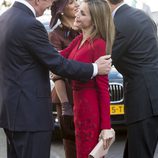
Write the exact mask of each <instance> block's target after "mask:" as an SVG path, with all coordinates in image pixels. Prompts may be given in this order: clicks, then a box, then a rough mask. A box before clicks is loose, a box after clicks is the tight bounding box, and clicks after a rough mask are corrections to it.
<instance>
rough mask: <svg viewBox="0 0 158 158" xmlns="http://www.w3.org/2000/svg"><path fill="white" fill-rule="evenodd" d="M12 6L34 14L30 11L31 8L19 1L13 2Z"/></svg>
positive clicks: (32, 14)
mask: <svg viewBox="0 0 158 158" xmlns="http://www.w3.org/2000/svg"><path fill="white" fill-rule="evenodd" d="M13 7H16V8H19V9H22V10H23V11H24V12H26V13H28V14H30V15H31V16H34V17H35V15H34V13H33V12H32V10H31V9H30V8H28V7H27V6H26V5H25V4H23V3H20V2H15V3H14V4H13Z"/></svg>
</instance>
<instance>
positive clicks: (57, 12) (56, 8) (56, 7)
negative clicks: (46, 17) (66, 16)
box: [50, 0, 69, 28]
mask: <svg viewBox="0 0 158 158" xmlns="http://www.w3.org/2000/svg"><path fill="white" fill-rule="evenodd" d="M68 1H69V0H55V1H54V2H53V3H52V6H51V16H52V18H51V21H50V28H52V27H53V26H54V25H55V24H56V23H57V21H58V19H59V18H60V16H61V13H62V12H63V9H64V8H65V6H66V5H67V3H68Z"/></svg>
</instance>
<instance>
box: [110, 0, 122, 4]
mask: <svg viewBox="0 0 158 158" xmlns="http://www.w3.org/2000/svg"><path fill="white" fill-rule="evenodd" d="M108 1H109V2H110V3H111V4H118V3H120V2H122V1H123V0H108Z"/></svg>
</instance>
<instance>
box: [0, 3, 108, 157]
mask: <svg viewBox="0 0 158 158" xmlns="http://www.w3.org/2000/svg"><path fill="white" fill-rule="evenodd" d="M51 4H52V0H26V1H22V0H21V1H20V2H15V3H14V4H13V6H12V7H11V8H10V9H9V10H8V11H6V12H5V13H3V15H1V16H0V24H1V25H0V127H2V128H4V131H5V134H6V136H7V152H8V158H49V155H50V154H49V153H50V144H51V131H52V126H53V122H52V114H51V98H50V83H49V70H51V71H52V72H53V73H55V74H58V75H60V76H64V77H67V78H71V79H76V80H83V81H84V80H88V79H90V78H91V77H92V76H95V75H96V74H100V75H101V74H107V73H108V72H109V71H110V67H111V59H109V60H106V59H107V58H109V56H105V57H102V58H100V59H99V60H98V61H96V63H95V64H93V65H92V64H83V63H77V62H75V61H68V60H66V59H65V58H63V57H61V56H60V55H59V53H58V52H57V51H56V50H55V49H54V48H53V46H52V45H51V44H50V43H49V41H48V35H47V32H46V30H45V28H44V26H43V25H42V24H41V23H40V22H39V21H37V20H36V18H35V17H36V16H41V15H42V14H43V12H44V10H45V9H46V8H48V7H50V6H51ZM93 67H94V68H93ZM97 68H98V69H97Z"/></svg>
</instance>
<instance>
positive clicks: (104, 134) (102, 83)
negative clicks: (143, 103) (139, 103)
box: [94, 40, 115, 149]
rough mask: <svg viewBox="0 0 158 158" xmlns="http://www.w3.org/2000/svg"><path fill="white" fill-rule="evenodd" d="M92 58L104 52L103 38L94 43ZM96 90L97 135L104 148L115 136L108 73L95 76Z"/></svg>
mask: <svg viewBox="0 0 158 158" xmlns="http://www.w3.org/2000/svg"><path fill="white" fill-rule="evenodd" d="M94 49H95V53H94V60H96V59H97V58H98V57H99V56H102V55H104V54H105V53H106V52H105V50H106V45H105V42H104V41H103V40H98V41H97V42H95V44H94ZM95 81H96V86H97V91H98V101H99V106H98V107H99V111H100V115H99V116H100V130H101V132H100V135H99V137H100V138H101V139H102V140H103V147H104V149H106V148H108V146H109V144H110V141H111V139H112V137H115V135H114V131H113V129H111V122H110V93H109V81H108V75H104V76H99V75H98V76H96V77H95Z"/></svg>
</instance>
